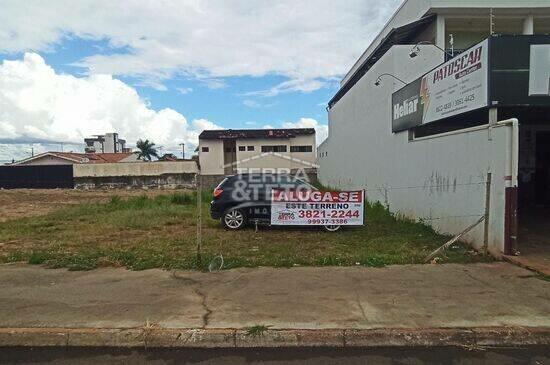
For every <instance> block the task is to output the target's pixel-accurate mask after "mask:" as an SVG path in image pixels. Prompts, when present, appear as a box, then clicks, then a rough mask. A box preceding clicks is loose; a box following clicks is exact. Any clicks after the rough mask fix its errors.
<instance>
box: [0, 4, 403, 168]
mask: <svg viewBox="0 0 550 365" xmlns="http://www.w3.org/2000/svg"><path fill="white" fill-rule="evenodd" d="M399 3H400V0H348V1H346V2H342V3H337V4H335V3H334V2H332V1H328V0H303V1H300V2H295V1H293V0H279V1H274V2H271V1H270V2H267V1H265V2H264V1H247V0H225V1H220V0H202V1H196V0H167V1H165V2H162V3H156V2H149V1H134V2H112V1H108V0H97V1H91V0H80V1H78V2H73V1H69V0H53V1H50V2H43V1H39V0H28V1H25V2H21V1H16V0H3V1H2V8H3V11H2V12H0V106H2V111H1V112H0V160H3V161H5V160H11V158H16V159H17V158H22V157H26V156H27V155H28V154H29V151H30V143H34V147H35V151H36V152H42V151H45V150H58V149H59V148H60V147H59V146H60V145H59V144H58V143H54V142H58V141H63V142H65V143H66V144H65V148H66V149H70V150H74V151H78V150H79V149H81V148H82V146H81V141H82V139H83V138H84V137H86V136H88V135H91V134H99V133H105V132H112V131H116V132H119V133H120V135H121V137H123V138H126V139H127V140H128V142H129V143H130V144H134V143H135V140H137V139H138V138H148V139H151V140H153V141H154V142H155V143H157V144H158V145H161V146H163V147H164V152H177V151H179V147H178V145H179V143H182V142H184V143H186V145H187V146H188V149H189V152H190V151H192V149H194V146H195V145H196V143H197V136H198V134H199V133H200V131H202V130H204V129H209V128H234V129H235V128H265V127H268V126H269V127H275V128H280V127H287V128H288V127H313V128H316V130H317V133H318V142H320V141H321V140H322V139H323V138H325V137H326V136H327V133H328V128H327V113H326V111H325V107H326V104H327V102H328V101H329V100H330V99H331V97H332V96H333V95H334V93H335V92H336V91H337V89H338V83H339V80H340V79H341V78H342V77H343V76H344V75H345V73H346V72H347V70H348V69H349V68H350V67H351V65H353V63H354V62H355V60H356V59H357V58H358V57H359V55H360V54H361V53H362V51H363V50H364V49H365V48H366V47H367V46H368V45H369V43H370V41H371V40H372V38H374V36H375V35H376V34H377V31H378V30H379V29H380V28H381V27H382V25H383V24H384V23H385V22H386V21H387V20H388V19H389V17H390V16H391V14H392V13H393V11H394V10H395V9H396V8H397V6H398V5H399ZM159 4H161V5H162V6H161V5H159ZM50 142H51V143H50Z"/></svg>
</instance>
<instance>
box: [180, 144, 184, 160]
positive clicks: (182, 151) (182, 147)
mask: <svg viewBox="0 0 550 365" xmlns="http://www.w3.org/2000/svg"><path fill="white" fill-rule="evenodd" d="M180 146H181V159H182V160H184V159H185V143H180Z"/></svg>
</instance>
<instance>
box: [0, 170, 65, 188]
mask: <svg viewBox="0 0 550 365" xmlns="http://www.w3.org/2000/svg"><path fill="white" fill-rule="evenodd" d="M0 188H2V189H21V188H22V189H56V188H66V189H72V188H74V178H73V166H72V165H42V166H0Z"/></svg>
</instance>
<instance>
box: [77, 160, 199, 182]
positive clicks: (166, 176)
mask: <svg viewBox="0 0 550 365" xmlns="http://www.w3.org/2000/svg"><path fill="white" fill-rule="evenodd" d="M73 174H74V180H75V188H77V189H98V188H143V187H149V188H166V189H174V188H193V187H194V186H195V183H196V176H197V174H198V167H197V164H196V162H195V161H177V162H136V163H109V164H95V165H86V164H83V165H74V172H73Z"/></svg>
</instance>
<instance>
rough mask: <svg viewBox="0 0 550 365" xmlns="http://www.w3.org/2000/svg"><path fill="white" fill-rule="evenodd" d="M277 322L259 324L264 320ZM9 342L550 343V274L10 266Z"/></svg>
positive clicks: (5, 303)
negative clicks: (549, 278)
mask: <svg viewBox="0 0 550 365" xmlns="http://www.w3.org/2000/svg"><path fill="white" fill-rule="evenodd" d="M259 325H261V326H267V327H268V328H269V331H266V332H264V331H261V330H260V331H257V332H258V333H255V332H254V331H250V330H249V329H248V328H250V327H253V326H259ZM0 327H1V329H0V346H2V345H16V344H20V345H35V346H38V345H74V346H77V345H82V346H101V345H106V346H107V345H108V346H136V345H143V344H148V345H150V346H220V347H233V346H239V345H240V346H260V345H263V346H271V345H278V346H292V345H299V344H301V345H303V346H308V345H311V346H321V345H330V346H346V345H347V346H350V345H353V344H354V343H355V344H356V345H357V346H359V345H369V344H371V345H377V346H391V345H398V344H412V345H415V344H416V345H429V344H434V343H443V344H453V343H455V342H456V343H457V344H463V345H465V346H470V345H471V346H477V345H482V344H485V345H490V344H492V345H499V344H500V345H513V344H537V345H540V344H544V345H546V344H550V283H549V282H546V281H543V280H540V279H538V278H536V277H535V276H534V274H533V273H531V272H530V271H527V270H524V269H521V268H518V267H515V266H513V265H510V264H507V263H492V264H473V265H454V264H450V265H415V266H392V267H388V268H381V269H375V268H359V267H357V268H294V269H270V268H262V269H240V270H230V271H223V272H219V273H212V274H210V273H198V272H177V273H171V272H167V271H161V270H148V271H140V272H133V271H128V270H124V269H99V270H94V271H88V272H69V271H66V270H49V269H44V268H41V267H37V266H28V265H4V266H1V267H0Z"/></svg>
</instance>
